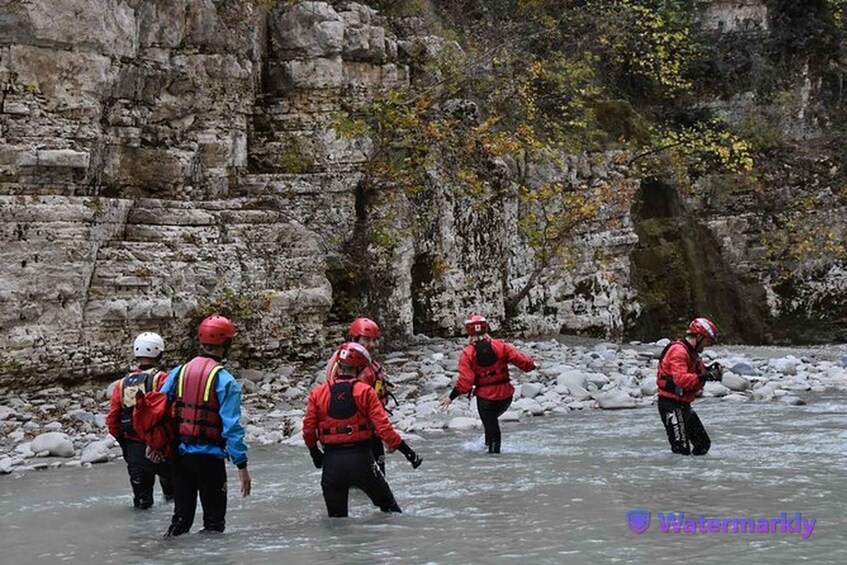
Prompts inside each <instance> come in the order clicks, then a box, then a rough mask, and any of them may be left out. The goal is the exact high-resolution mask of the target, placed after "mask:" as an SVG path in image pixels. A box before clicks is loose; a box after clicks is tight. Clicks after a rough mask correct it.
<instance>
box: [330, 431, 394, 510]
mask: <svg viewBox="0 0 847 565" xmlns="http://www.w3.org/2000/svg"><path fill="white" fill-rule="evenodd" d="M324 449H325V450H326V452H325V454H324V458H323V473H322V475H321V490H322V491H323V495H324V501H325V502H326V510H327V512H328V513H329V516H330V517H331V518H344V517H346V516H347V514H348V511H347V498H348V495H349V492H350V487H356V488H359V489H361V490H362V491H363V492H364V493H365V494H366V495H368V498H370V499H371V502H373V503H374V506H378V507H379V509H380V510H382V511H383V512H402V510H400V507H399V506H398V505H397V501H396V500H394V493H392V492H391V487H389V486H388V483H387V482H386V481H385V477H384V476H383V474H382V472H381V471H380V470H379V466H378V465H377V463H376V461H375V460H374V456H373V453H372V451H371V449H372V446H371V442H370V441H369V440H368V441H363V442H359V443H356V444H353V445H347V446H332V445H327V446H325V448H324Z"/></svg>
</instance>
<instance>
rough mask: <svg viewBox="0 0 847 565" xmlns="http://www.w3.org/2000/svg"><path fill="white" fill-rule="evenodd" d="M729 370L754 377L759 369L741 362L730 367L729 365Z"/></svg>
mask: <svg viewBox="0 0 847 565" xmlns="http://www.w3.org/2000/svg"><path fill="white" fill-rule="evenodd" d="M729 370H730V371H732V372H733V373H735V374H736V375H746V376H748V377H754V376H756V375H758V374H759V371H757V370H756V368H755V367H753V366H752V365H750V364H749V363H743V362H742V363H736V364H734V365H733V366H732V367H729Z"/></svg>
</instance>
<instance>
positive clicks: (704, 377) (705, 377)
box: [697, 363, 723, 383]
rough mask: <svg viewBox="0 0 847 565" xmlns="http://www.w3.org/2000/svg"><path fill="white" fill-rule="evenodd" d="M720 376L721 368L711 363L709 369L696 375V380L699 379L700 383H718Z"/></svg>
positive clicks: (721, 374)
mask: <svg viewBox="0 0 847 565" xmlns="http://www.w3.org/2000/svg"><path fill="white" fill-rule="evenodd" d="M721 376H723V368H722V367H721V366H720V365H719V364H717V363H713V364H711V365H709V368H708V369H706V371H705V372H704V373H700V374H699V375H697V378H699V379H700V382H701V383H705V382H709V381H720V380H721Z"/></svg>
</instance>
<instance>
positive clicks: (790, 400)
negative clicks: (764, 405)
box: [779, 394, 806, 406]
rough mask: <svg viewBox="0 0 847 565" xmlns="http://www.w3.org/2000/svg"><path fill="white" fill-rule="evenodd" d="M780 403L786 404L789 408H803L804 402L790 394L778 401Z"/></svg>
mask: <svg viewBox="0 0 847 565" xmlns="http://www.w3.org/2000/svg"><path fill="white" fill-rule="evenodd" d="M779 401H780V402H783V403H785V404H788V405H789V406H805V405H806V401H805V400H803V399H802V398H800V397H798V396H793V395H791V394H786V395H785V396H783V397H782V398H780V399H779Z"/></svg>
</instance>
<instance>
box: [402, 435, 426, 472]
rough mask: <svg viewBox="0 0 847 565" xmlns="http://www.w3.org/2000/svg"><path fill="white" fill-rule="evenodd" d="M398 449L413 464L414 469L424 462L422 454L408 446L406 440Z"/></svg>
mask: <svg viewBox="0 0 847 565" xmlns="http://www.w3.org/2000/svg"><path fill="white" fill-rule="evenodd" d="M397 451H399V452H400V453H402V454H403V456H404V457H405V458H406V459H407V460H408V461H409V463H411V464H412V469H417V468H418V467H420V466H421V463H423V459H421V456H420V455H418V454H417V453H415V452H414V451H412V448H411V447H409V446H408V444H407V443H406V442H405V441H404V442H401V443H400V445H399V446H398V447H397Z"/></svg>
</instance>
